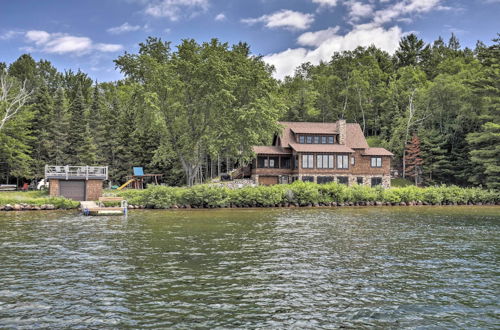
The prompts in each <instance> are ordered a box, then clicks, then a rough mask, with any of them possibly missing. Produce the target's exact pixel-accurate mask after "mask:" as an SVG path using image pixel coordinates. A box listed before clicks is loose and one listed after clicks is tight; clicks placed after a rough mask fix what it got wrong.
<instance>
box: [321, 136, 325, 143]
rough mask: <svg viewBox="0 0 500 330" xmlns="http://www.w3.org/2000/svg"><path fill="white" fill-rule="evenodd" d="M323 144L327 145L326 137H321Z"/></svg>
mask: <svg viewBox="0 0 500 330" xmlns="http://www.w3.org/2000/svg"><path fill="white" fill-rule="evenodd" d="M321 143H322V144H326V136H322V137H321Z"/></svg>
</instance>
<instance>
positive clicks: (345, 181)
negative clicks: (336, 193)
mask: <svg viewBox="0 0 500 330" xmlns="http://www.w3.org/2000/svg"><path fill="white" fill-rule="evenodd" d="M337 181H338V182H339V183H340V184H345V185H349V178H348V177H346V176H338V177H337Z"/></svg>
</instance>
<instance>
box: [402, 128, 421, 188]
mask: <svg viewBox="0 0 500 330" xmlns="http://www.w3.org/2000/svg"><path fill="white" fill-rule="evenodd" d="M405 159H406V168H405V171H406V176H408V177H411V178H414V179H415V185H418V184H419V183H420V174H421V171H422V164H423V160H422V157H421V154H420V139H419V137H418V136H417V135H416V134H413V136H412V138H411V140H410V142H409V143H408V144H407V145H406V151H405Z"/></svg>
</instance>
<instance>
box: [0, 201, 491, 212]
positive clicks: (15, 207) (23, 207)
mask: <svg viewBox="0 0 500 330" xmlns="http://www.w3.org/2000/svg"><path fill="white" fill-rule="evenodd" d="M467 205H468V206H494V205H500V203H496V204H495V203H482V202H477V203H471V202H469V203H467V204H465V203H436V204H432V203H426V202H408V203H405V202H400V203H390V202H356V203H353V202H348V203H336V202H332V203H315V204H307V205H299V204H297V203H283V204H277V205H274V206H259V205H250V206H239V205H225V206H219V207H215V206H195V205H172V206H171V207H167V208H155V207H153V206H149V205H147V206H145V205H129V206H128V209H130V210H134V209H150V210H152V209H157V210H177V209H217V208H225V209H227V208H238V209H245V208H306V207H350V206H467ZM77 208H78V207H75V208H60V207H56V206H55V205H53V204H43V205H30V204H25V203H19V204H6V205H0V211H43V210H71V209H73V210H74V209H77Z"/></svg>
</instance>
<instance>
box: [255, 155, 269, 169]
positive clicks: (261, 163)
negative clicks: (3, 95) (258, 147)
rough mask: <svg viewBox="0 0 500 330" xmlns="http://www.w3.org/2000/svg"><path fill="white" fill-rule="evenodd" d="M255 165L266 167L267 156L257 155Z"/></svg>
mask: <svg viewBox="0 0 500 330" xmlns="http://www.w3.org/2000/svg"><path fill="white" fill-rule="evenodd" d="M257 167H258V168H265V167H267V157H258V158H257Z"/></svg>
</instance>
